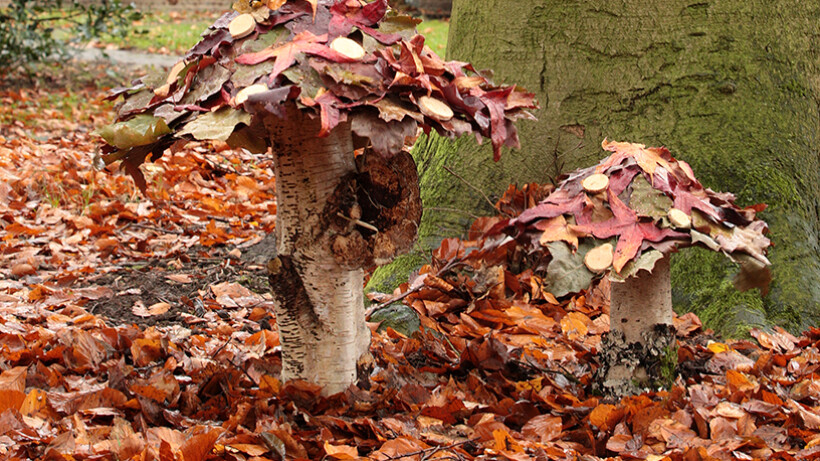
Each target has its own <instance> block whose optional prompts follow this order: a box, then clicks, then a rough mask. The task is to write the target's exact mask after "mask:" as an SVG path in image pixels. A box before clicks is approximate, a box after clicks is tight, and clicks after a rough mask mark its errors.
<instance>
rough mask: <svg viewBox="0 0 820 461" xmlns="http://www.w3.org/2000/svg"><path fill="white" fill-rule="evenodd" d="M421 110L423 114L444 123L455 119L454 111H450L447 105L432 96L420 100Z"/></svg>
mask: <svg viewBox="0 0 820 461" xmlns="http://www.w3.org/2000/svg"><path fill="white" fill-rule="evenodd" d="M419 109H421V113H422V114H424V115H426V116H428V117H430V118H434V119H436V120H439V121H442V122H446V121H447V120H450V119H451V118H453V109H450V106H448V105H447V103H445V102H444V101H442V100H440V99H436V98H431V97H430V96H422V97H420V98H419Z"/></svg>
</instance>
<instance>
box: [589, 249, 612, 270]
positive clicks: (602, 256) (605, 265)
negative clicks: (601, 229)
mask: <svg viewBox="0 0 820 461" xmlns="http://www.w3.org/2000/svg"><path fill="white" fill-rule="evenodd" d="M612 258H613V253H612V245H611V244H609V243H604V244H603V245H601V246H597V247H595V248H593V249H591V250H589V251H588V252H587V254H586V256H584V265H585V266H587V269H589V270H591V271H592V272H595V273H601V272H603V271H605V270H607V269H609V266H611V265H612Z"/></svg>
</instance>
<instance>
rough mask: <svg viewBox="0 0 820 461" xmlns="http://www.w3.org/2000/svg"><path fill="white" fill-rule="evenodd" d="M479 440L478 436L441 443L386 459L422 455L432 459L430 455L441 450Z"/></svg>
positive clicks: (423, 458) (425, 458)
mask: <svg viewBox="0 0 820 461" xmlns="http://www.w3.org/2000/svg"><path fill="white" fill-rule="evenodd" d="M477 440H478V439H477V438H475V439H468V440H462V441H461V442H455V443H451V444H450V445H439V446H435V447H430V448H424V449H422V450H416V451H411V452H410V453H404V454H401V455H397V456H388V457H387V458H385V459H389V460H396V459H402V458H409V457H411V456H418V455H421V459H422V460H427V459H430V456H433V455H434V454H436V453H438V452H440V451H443V450H452V449H453V448H457V447H460V446H462V445H465V444H468V443H472V442H475V441H477ZM437 459H440V458H437Z"/></svg>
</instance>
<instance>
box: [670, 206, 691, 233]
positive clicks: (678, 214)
mask: <svg viewBox="0 0 820 461" xmlns="http://www.w3.org/2000/svg"><path fill="white" fill-rule="evenodd" d="M666 216H667V217H668V218H669V222H671V223H672V225H673V226H675V227H677V228H678V229H689V228H690V227H692V218H690V217H689V215H688V214H686V213H684V212H683V210H679V209H677V208H670V209H669V211H668V212H667V213H666Z"/></svg>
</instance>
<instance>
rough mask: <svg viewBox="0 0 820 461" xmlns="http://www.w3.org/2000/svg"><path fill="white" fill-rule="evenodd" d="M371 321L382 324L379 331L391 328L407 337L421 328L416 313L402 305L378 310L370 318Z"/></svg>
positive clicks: (393, 305) (392, 305)
mask: <svg viewBox="0 0 820 461" xmlns="http://www.w3.org/2000/svg"><path fill="white" fill-rule="evenodd" d="M370 321H371V322H377V323H378V322H380V324H379V330H378V331H384V330H385V329H387V327H390V328H392V329H394V330H396V331H398V332H399V333H401V334H403V335H405V336H410V335H412V334H413V333H414V332H416V331H418V329H419V328H420V327H421V323H420V322H419V316H418V314H416V311H414V310H413V309H411V308H409V307H407V306H404V305H402V304H391V305H390V306H387V307H385V308H383V309H379V310H377V311H376V312H374V313H373V315H371V316H370Z"/></svg>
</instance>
